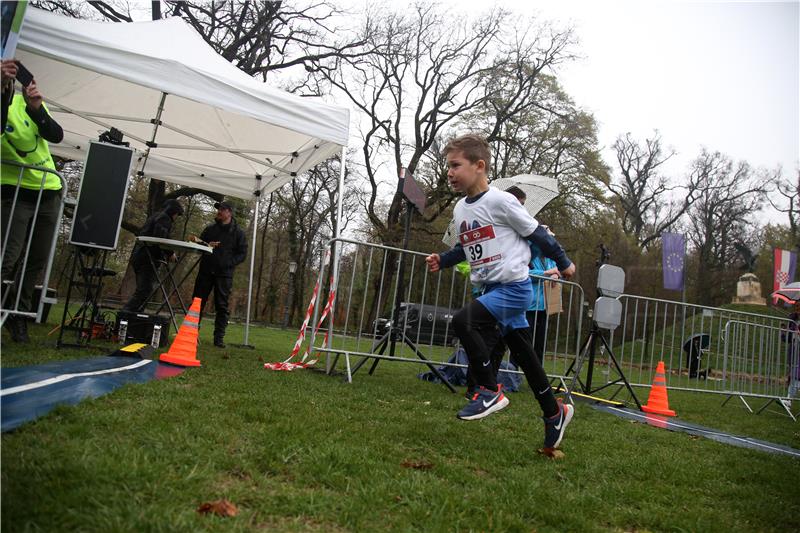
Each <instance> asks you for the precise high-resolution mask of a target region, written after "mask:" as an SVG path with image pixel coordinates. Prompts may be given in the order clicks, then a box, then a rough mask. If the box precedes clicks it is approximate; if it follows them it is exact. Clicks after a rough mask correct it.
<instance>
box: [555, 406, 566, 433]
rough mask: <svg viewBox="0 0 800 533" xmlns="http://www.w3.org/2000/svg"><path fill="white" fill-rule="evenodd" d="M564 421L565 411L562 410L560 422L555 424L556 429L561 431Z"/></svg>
mask: <svg viewBox="0 0 800 533" xmlns="http://www.w3.org/2000/svg"><path fill="white" fill-rule="evenodd" d="M563 423H564V412H563V411H562V412H561V418H560V419H559V421H558V424H556V426H555V427H556V431H561V424H563Z"/></svg>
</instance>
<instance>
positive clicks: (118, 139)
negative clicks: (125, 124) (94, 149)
mask: <svg viewBox="0 0 800 533" xmlns="http://www.w3.org/2000/svg"><path fill="white" fill-rule="evenodd" d="M122 137H123V135H122V132H121V131H119V130H118V129H117V128H111V129H110V130H107V131H104V132H103V133H101V134H100V142H103V143H108V144H116V145H117V146H130V145H131V143H129V142H125V141H123V140H122Z"/></svg>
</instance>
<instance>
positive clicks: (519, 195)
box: [506, 185, 528, 202]
mask: <svg viewBox="0 0 800 533" xmlns="http://www.w3.org/2000/svg"><path fill="white" fill-rule="evenodd" d="M506 192H507V193H511V194H513V195H514V197H515V198H516V199H517V200H521V201H523V202H524V201H525V200H526V199H527V198H528V195H527V194H525V191H523V190H522V189H520V188H519V187H517V186H516V185H512V186H511V187H509V188H508V189H506Z"/></svg>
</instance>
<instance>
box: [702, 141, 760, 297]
mask: <svg viewBox="0 0 800 533" xmlns="http://www.w3.org/2000/svg"><path fill="white" fill-rule="evenodd" d="M692 175H693V179H695V180H696V183H697V189H696V190H697V199H696V201H695V202H694V203H693V205H692V206H691V207H690V209H689V211H688V214H689V216H688V219H689V229H690V231H689V238H690V239H691V241H692V243H693V244H694V246H695V247H696V249H697V256H698V270H697V279H696V283H697V300H698V302H699V303H702V304H714V303H720V301H721V299H722V298H724V297H725V295H726V293H727V291H729V290H730V288H731V287H730V285H731V283H732V282H733V281H735V278H733V279H727V278H725V279H723V278H722V277H721V276H722V275H723V274H724V273H725V272H728V273H730V272H733V273H735V270H734V269H731V268H730V267H731V266H732V265H734V264H735V262H736V260H737V258H738V255H739V250H738V249H737V246H740V245H741V244H742V243H745V244H747V243H748V242H749V241H750V240H751V239H750V238H749V235H751V234H753V233H754V232H752V231H750V229H751V227H752V226H753V222H752V220H751V218H752V216H753V215H754V214H755V213H756V212H757V211H758V210H759V209H761V207H762V205H763V202H764V199H765V193H766V186H765V183H766V182H765V180H763V179H761V178H763V176H761V177H759V179H756V176H755V172H754V171H753V169H752V168H751V167H750V165H748V164H747V162H745V161H740V162H738V163H734V161H733V160H731V159H730V158H729V157H727V156H725V155H723V154H721V153H720V152H709V151H707V150H705V149H704V150H703V151H702V152H701V153H700V155H699V156H698V157H697V158H696V159H695V160H694V161H693V162H692Z"/></svg>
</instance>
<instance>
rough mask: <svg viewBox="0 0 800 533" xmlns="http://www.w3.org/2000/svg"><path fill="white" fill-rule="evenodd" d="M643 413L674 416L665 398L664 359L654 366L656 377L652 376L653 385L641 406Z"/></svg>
mask: <svg viewBox="0 0 800 533" xmlns="http://www.w3.org/2000/svg"><path fill="white" fill-rule="evenodd" d="M642 411H644V412H645V413H653V414H655V415H664V416H675V411H673V410H671V409H670V408H669V400H668V399H667V378H666V376H665V374H664V361H659V362H658V366H657V367H656V377H654V378H653V385H652V386H651V387H650V396H648V398H647V404H646V405H643V406H642Z"/></svg>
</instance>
